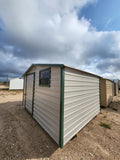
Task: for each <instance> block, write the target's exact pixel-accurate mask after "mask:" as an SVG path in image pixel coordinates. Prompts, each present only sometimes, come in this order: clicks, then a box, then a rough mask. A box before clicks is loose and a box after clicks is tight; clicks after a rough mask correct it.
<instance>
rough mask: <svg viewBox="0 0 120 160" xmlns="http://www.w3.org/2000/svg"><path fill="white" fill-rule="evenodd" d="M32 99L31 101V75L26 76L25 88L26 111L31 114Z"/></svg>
mask: <svg viewBox="0 0 120 160" xmlns="http://www.w3.org/2000/svg"><path fill="white" fill-rule="evenodd" d="M32 99H33V74H31V75H27V87H26V104H25V107H26V109H27V110H28V111H29V112H30V113H31V114H32Z"/></svg>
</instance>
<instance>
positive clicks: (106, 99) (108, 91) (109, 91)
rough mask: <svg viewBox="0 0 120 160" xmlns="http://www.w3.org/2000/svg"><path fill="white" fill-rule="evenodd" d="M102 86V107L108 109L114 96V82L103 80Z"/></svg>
mask: <svg viewBox="0 0 120 160" xmlns="http://www.w3.org/2000/svg"><path fill="white" fill-rule="evenodd" d="M100 84H101V85H100V86H101V87H100V88H101V106H105V107H107V106H108V105H109V104H110V103H111V101H112V99H113V96H114V82H113V81H111V80H109V79H105V78H101V79H100Z"/></svg>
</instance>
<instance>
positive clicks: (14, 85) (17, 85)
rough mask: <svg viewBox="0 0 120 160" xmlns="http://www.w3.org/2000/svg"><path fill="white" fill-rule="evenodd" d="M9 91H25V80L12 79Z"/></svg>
mask: <svg viewBox="0 0 120 160" xmlns="http://www.w3.org/2000/svg"><path fill="white" fill-rule="evenodd" d="M9 90H23V78H14V79H10V82H9Z"/></svg>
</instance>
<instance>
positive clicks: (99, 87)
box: [99, 78, 101, 107]
mask: <svg viewBox="0 0 120 160" xmlns="http://www.w3.org/2000/svg"><path fill="white" fill-rule="evenodd" d="M99 99H100V107H101V78H99Z"/></svg>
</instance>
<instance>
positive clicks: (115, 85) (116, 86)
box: [114, 82, 118, 96]
mask: <svg viewBox="0 0 120 160" xmlns="http://www.w3.org/2000/svg"><path fill="white" fill-rule="evenodd" d="M117 95H118V83H115V82H114V96H117Z"/></svg>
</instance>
